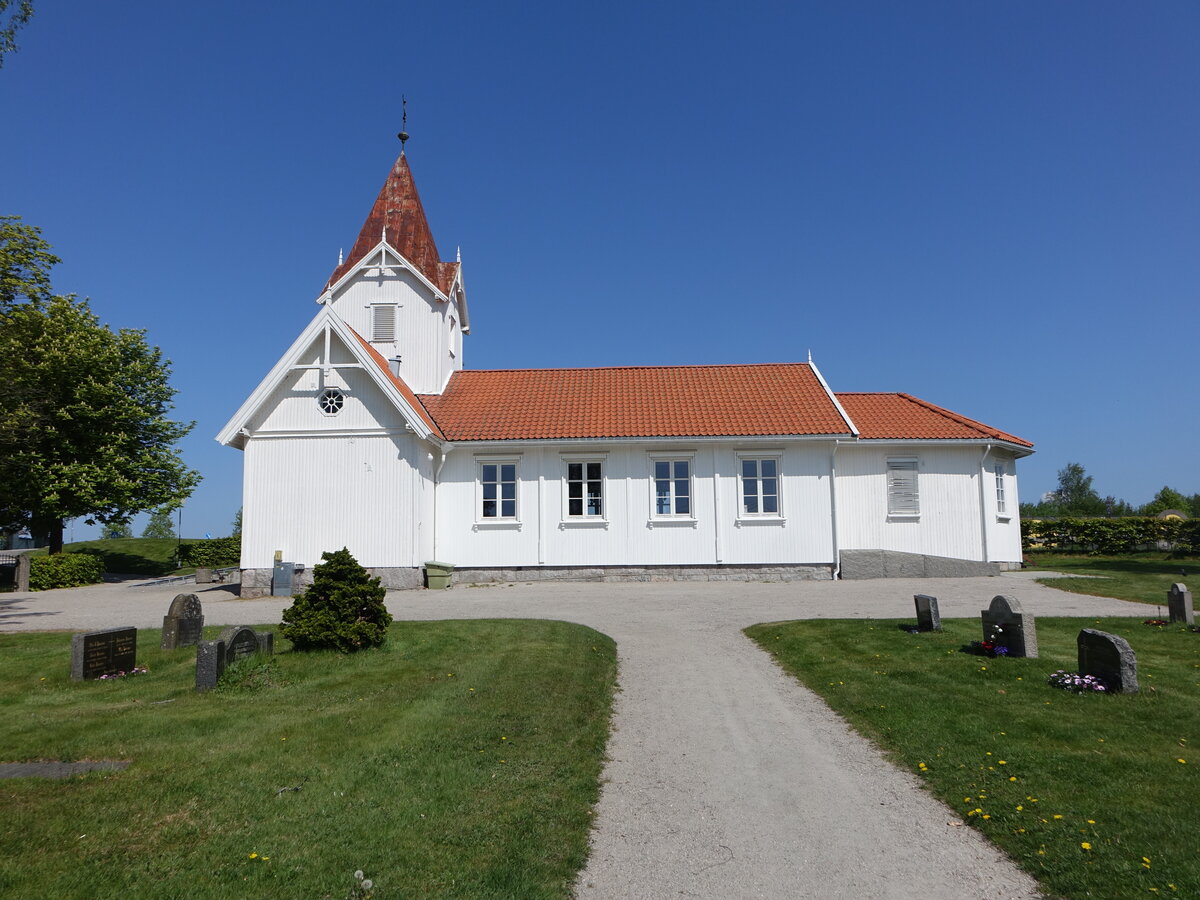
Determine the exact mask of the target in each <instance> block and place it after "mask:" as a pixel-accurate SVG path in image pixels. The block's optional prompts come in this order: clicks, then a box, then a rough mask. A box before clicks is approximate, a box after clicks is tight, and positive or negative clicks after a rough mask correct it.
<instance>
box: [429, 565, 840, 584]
mask: <svg viewBox="0 0 1200 900" xmlns="http://www.w3.org/2000/svg"><path fill="white" fill-rule="evenodd" d="M832 578H833V566H831V565H819V564H808V565H758V566H718V565H711V566H504V567H496V568H485V567H479V568H472V567H464V568H461V569H455V570H454V575H453V577H452V578H451V584H494V583H497V582H508V581H520V582H526V581H605V582H616V581H646V582H651V581H659V582H661V581H829V580H830V579H832Z"/></svg>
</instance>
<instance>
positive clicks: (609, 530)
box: [437, 442, 833, 566]
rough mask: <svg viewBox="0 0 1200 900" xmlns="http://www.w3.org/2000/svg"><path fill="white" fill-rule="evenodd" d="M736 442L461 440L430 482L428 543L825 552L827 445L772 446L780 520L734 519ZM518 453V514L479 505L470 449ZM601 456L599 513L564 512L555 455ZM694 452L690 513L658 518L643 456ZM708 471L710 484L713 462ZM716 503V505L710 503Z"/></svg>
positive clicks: (754, 555) (590, 554)
mask: <svg viewBox="0 0 1200 900" xmlns="http://www.w3.org/2000/svg"><path fill="white" fill-rule="evenodd" d="M747 449H751V447H748V446H746V445H743V444H734V443H732V442H730V443H729V444H724V443H722V444H720V445H713V444H679V445H671V444H653V445H650V444H644V445H631V444H602V443H596V444H592V445H570V446H567V445H563V446H561V447H552V446H537V447H523V448H522V447H517V448H513V450H512V451H507V450H506V449H505V448H504V447H502V446H501V447H497V446H496V445H492V446H489V447H478V448H476V447H471V446H464V445H459V446H457V447H456V448H455V449H454V450H453V451H452V452H451V454H450V457H449V459H448V460H447V462H446V464H445V466H444V468H443V469H442V473H441V478H440V483H439V485H438V488H437V505H438V510H437V523H438V525H437V531H438V534H437V553H438V555H439V557H441V558H443V559H445V560H446V561H447V562H453V563H455V564H456V565H460V566H534V565H539V564H540V565H548V566H600V565H703V564H715V563H725V564H753V563H764V564H767V563H830V562H832V561H833V548H832V533H831V529H830V512H829V482H828V478H829V468H828V458H829V456H828V454H829V450H828V447H826V446H823V445H821V444H814V443H800V442H794V443H793V444H791V445H790V446H786V447H785V446H784V445H783V444H782V443H780V444H776V445H774V449H775V450H776V451H777V452H778V451H779V450H781V449H782V451H783V452H782V457H783V459H782V463H783V466H782V476H781V483H782V490H783V503H784V504H785V517H786V520H785V521H774V522H768V521H765V520H759V521H753V522H749V521H746V520H743V521H742V522H740V523H739V521H738V515H737V513H738V509H739V506H738V503H739V491H740V482H739V481H738V478H737V474H738V472H739V471H740V469H739V462H738V458H737V456H736V451H737V450H747ZM513 452H515V453H519V454H520V461H519V463H518V467H517V477H518V485H517V502H518V510H519V516H518V521H517V522H515V523H512V522H503V521H499V520H492V521H482V520H480V519H479V517H478V515H477V509H476V505H477V503H478V495H477V492H476V477H477V475H476V472H477V457H478V456H481V455H505V454H506V453H513ZM567 454H576V455H578V454H582V455H584V456H589V457H591V458H596V457H598V456H600V455H601V454H603V457H602V458H603V459H604V466H605V471H604V512H605V514H604V516H603V521H596V520H595V519H591V518H581V519H578V520H574V519H571V518H570V517H568V516H566V515H565V509H566V497H565V492H566V465H565V462H564V456H565V455H567ZM664 454H665V455H674V456H681V455H687V456H690V457H691V458H692V489H693V495H692V504H693V509H694V512H695V515H694V521H686V520H678V519H658V518H655V517H653V516H652V515H651V510H652V504H651V499H652V491H653V479H652V477H651V475H652V457H653V456H656V455H664ZM714 471H717V472H718V478H717V479H716V482H715V485H714V479H713V473H714ZM718 508H719V510H720V512H719V513H718Z"/></svg>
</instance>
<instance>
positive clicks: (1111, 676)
mask: <svg viewBox="0 0 1200 900" xmlns="http://www.w3.org/2000/svg"><path fill="white" fill-rule="evenodd" d="M1075 643H1076V644H1077V645H1078V647H1079V674H1080V675H1095V676H1096V677H1097V678H1100V679H1103V681H1104V683H1105V684H1107V685H1108V689H1109V691H1110V692H1111V693H1114V694H1136V693H1137V692H1138V681H1137V656H1136V655H1135V654H1134V652H1133V648H1132V647H1130V646H1129V642H1128V641H1126V640H1125V638H1123V637H1118V636H1117V635H1115V634H1109V633H1108V632H1105V631H1097V630H1096V629H1095V628H1084V629H1083V630H1082V631H1080V632H1079V637H1078V638H1076V639H1075Z"/></svg>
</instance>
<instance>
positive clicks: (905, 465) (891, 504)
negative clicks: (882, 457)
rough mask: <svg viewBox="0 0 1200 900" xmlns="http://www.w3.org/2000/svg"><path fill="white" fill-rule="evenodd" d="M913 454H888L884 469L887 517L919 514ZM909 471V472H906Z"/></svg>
mask: <svg viewBox="0 0 1200 900" xmlns="http://www.w3.org/2000/svg"><path fill="white" fill-rule="evenodd" d="M919 469H920V461H919V460H918V458H917V457H915V456H889V457H888V458H887V462H886V464H885V467H884V470H885V472H886V478H887V514H888V518H889V519H918V518H920V516H921V488H920V477H919V474H918V471H919ZM908 473H911V474H908Z"/></svg>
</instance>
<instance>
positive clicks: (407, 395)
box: [350, 328, 445, 438]
mask: <svg viewBox="0 0 1200 900" xmlns="http://www.w3.org/2000/svg"><path fill="white" fill-rule="evenodd" d="M350 333H351V334H353V335H354V336H355V337H356V338H358V342H359V343H360V344H362V347H363V349H364V350H366V351H367V354H368V355H369V356H370V357H371V359H373V360H374V361H375V365H377V366H379V368H380V370H381V371H382V372H383V374H384V375H385V376H386V377H387V379H388V380H389V381H391V383H392V384H393V385H395V387H396V390H398V391H399V392H400V394H401V395H402V396H403V397H404V399H405V400H407V401H408V405H409V406H411V407H412V408H413V409H414V410H416V412H417V415H418V416H420V417H421V421H422V422H424V423H425V424H426V425H428V426H429V430H430V431H432V432H433V433H434V435H436V436H437V437H439V438H444V437H445V435H444V434H442V430H441V429H440V428H438V425H437V422H435V421H434V420H433V418H432V417H431V416H430V415H429V411H428V410H427V409H425V407H424V405H423V404H422V403H421V401H420V400H418V399H417V395H416V394H414V393H413V392H412V390H411V389H410V388H409V386H408V385H407V384H405V383H404V379H403V378H401V377H399V376H398V375H396V374H395V373H394V372H392V367H391V366H389V365H388V361H387V360H386V359H384V358H383V354H382V353H380V352H379V351H378V350H376V349H375V348H374V347H372V346H371V345H370V343H368V342H367V340H366V339H365V338H363V336H362V335H361V334H359V333H358V332H357V331H355V330H354V329H353V328H351V329H350Z"/></svg>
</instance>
